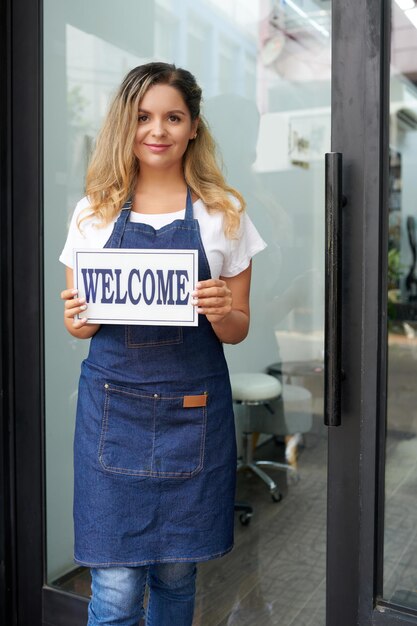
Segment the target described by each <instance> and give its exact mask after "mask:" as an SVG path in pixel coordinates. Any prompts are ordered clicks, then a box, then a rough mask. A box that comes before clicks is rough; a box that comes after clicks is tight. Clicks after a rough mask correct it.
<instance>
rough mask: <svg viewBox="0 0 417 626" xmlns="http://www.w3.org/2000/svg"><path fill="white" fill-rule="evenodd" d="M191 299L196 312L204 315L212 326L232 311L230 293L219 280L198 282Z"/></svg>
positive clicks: (225, 284) (212, 279) (211, 279)
mask: <svg viewBox="0 0 417 626" xmlns="http://www.w3.org/2000/svg"><path fill="white" fill-rule="evenodd" d="M192 297H193V302H192V303H193V304H194V306H196V307H197V312H198V313H202V314H203V315H205V316H206V317H207V319H208V321H209V322H211V323H212V324H216V323H218V322H221V321H223V320H224V318H225V317H227V316H228V315H229V313H230V312H231V310H232V303H233V298H232V291H231V290H230V289H229V287H228V286H227V283H226V282H225V281H224V280H221V278H210V279H209V280H202V281H200V282H198V283H197V284H196V290H195V291H193V293H192Z"/></svg>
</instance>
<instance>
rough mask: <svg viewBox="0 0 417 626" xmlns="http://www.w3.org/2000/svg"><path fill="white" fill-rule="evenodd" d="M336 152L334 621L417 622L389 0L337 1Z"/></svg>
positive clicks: (347, 624) (330, 573) (330, 578)
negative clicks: (399, 584)
mask: <svg viewBox="0 0 417 626" xmlns="http://www.w3.org/2000/svg"><path fill="white" fill-rule="evenodd" d="M333 7H334V9H333V19H332V22H333V30H332V33H333V41H332V51H333V70H332V151H334V152H341V153H342V154H343V178H344V182H343V189H344V195H345V197H346V199H347V204H346V206H345V208H344V209H343V217H342V223H343V226H342V255H343V258H342V266H343V269H342V274H343V281H342V311H341V318H342V348H341V352H342V353H341V360H342V372H343V381H342V398H341V414H342V415H341V420H342V425H341V426H340V427H336V428H335V427H333V428H330V429H329V457H328V534H327V622H328V626H352V625H353V624H358V625H360V626H364V625H368V624H369V625H371V624H372V625H373V624H375V625H380V624H381V625H382V624H397V623H398V624H417V614H413V612H412V611H410V612H409V613H407V612H406V611H405V610H404V609H400V607H394V606H392V605H389V604H388V603H387V602H384V601H383V600H382V589H383V569H382V568H383V536H384V486H385V485H384V477H385V437H386V382H387V295H386V294H387V252H388V250H387V247H388V246H387V242H388V238H387V232H388V209H387V207H388V173H389V106H390V100H389V77H390V48H391V39H390V22H391V2H390V0H365V1H363V2H357V0H342V2H339V1H334V2H333Z"/></svg>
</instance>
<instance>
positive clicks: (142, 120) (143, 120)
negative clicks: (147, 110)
mask: <svg viewBox="0 0 417 626" xmlns="http://www.w3.org/2000/svg"><path fill="white" fill-rule="evenodd" d="M147 119H148V116H147V115H139V117H138V122H146V121H147Z"/></svg>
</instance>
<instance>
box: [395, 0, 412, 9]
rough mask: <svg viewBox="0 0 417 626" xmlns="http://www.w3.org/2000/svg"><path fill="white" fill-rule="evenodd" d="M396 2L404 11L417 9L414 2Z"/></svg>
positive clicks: (401, 0) (398, 0) (408, 0)
mask: <svg viewBox="0 0 417 626" xmlns="http://www.w3.org/2000/svg"><path fill="white" fill-rule="evenodd" d="M395 2H396V3H397V4H398V6H399V7H400V9H402V10H403V11H408V9H414V7H415V2H414V0H395Z"/></svg>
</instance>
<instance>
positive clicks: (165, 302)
mask: <svg viewBox="0 0 417 626" xmlns="http://www.w3.org/2000/svg"><path fill="white" fill-rule="evenodd" d="M74 281H75V288H76V289H78V297H85V299H86V301H87V304H88V308H87V311H86V316H87V317H88V322H89V323H91V324H93V323H94V324H144V325H148V326H197V325H198V313H197V311H196V309H195V307H194V306H193V305H192V304H191V300H192V297H191V293H192V291H194V289H195V285H196V283H197V281H198V250H153V249H152V250H143V249H140V250H139V249H131V248H124V249H120V248H119V249H114V248H109V249H107V248H105V249H102V248H100V249H98V250H96V249H91V248H90V249H86V250H80V249H77V250H75V252H74ZM80 317H81V316H80Z"/></svg>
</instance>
